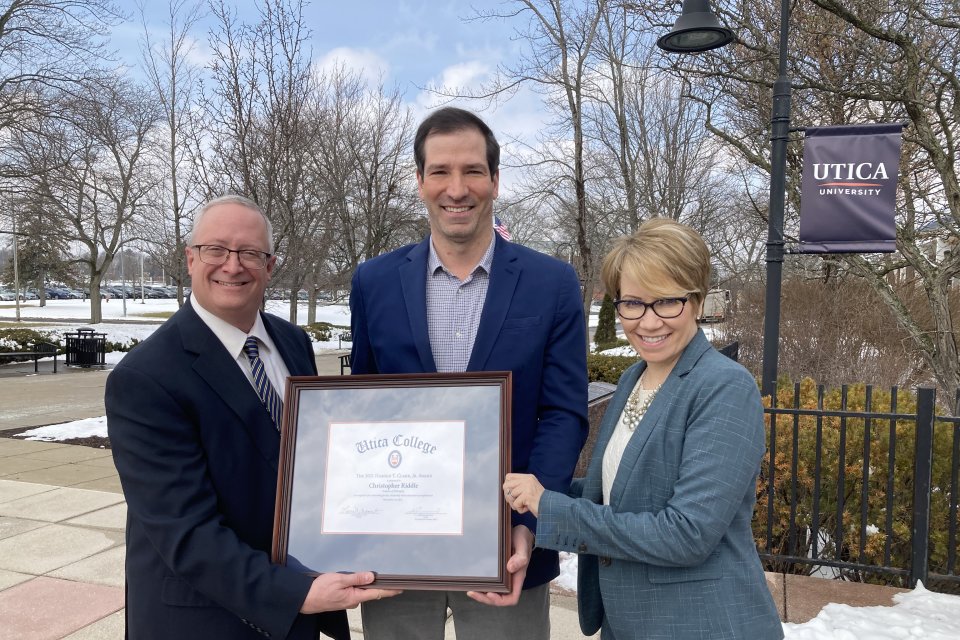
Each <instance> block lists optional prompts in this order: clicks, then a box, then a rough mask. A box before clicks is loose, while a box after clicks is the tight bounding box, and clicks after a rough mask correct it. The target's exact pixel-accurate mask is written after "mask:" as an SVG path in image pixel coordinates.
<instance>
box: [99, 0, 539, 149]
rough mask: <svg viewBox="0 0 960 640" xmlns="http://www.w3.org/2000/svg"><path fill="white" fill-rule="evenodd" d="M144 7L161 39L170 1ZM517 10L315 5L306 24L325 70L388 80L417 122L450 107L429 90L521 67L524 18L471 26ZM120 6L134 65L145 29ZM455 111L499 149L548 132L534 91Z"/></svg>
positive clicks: (201, 46)
mask: <svg viewBox="0 0 960 640" xmlns="http://www.w3.org/2000/svg"><path fill="white" fill-rule="evenodd" d="M224 1H225V2H226V3H227V4H228V6H232V7H234V8H235V9H236V11H237V16H238V18H239V19H240V20H241V21H248V22H252V21H254V20H256V18H257V15H258V14H257V12H256V9H255V8H254V6H255V5H254V3H253V2H241V1H239V0H224ZM146 4H147V5H148V7H147V9H146V11H147V22H148V27H149V28H150V29H151V30H152V31H154V33H155V35H156V36H159V35H161V34H163V33H165V32H166V31H167V26H166V21H167V20H168V16H167V2H166V0H151V1H150V2H148V3H146ZM514 4H515V3H511V2H509V1H503V2H502V1H500V0H476V1H474V2H464V1H462V0H461V1H443V0H400V1H396V2H394V1H392V0H390V1H387V0H354V1H352V2H342V1H336V2H334V1H331V0H313V1H312V2H310V3H309V4H307V5H306V7H305V9H304V16H305V22H306V26H307V27H308V28H309V30H310V31H311V33H312V38H311V45H312V50H313V59H314V61H315V64H316V65H317V66H318V67H319V68H321V69H326V68H331V67H333V66H335V65H337V64H338V63H340V64H344V65H346V66H347V67H348V68H351V69H355V70H359V71H362V72H363V74H364V76H365V77H366V78H368V79H369V80H371V81H373V82H374V83H376V81H377V79H378V78H381V77H382V79H383V83H384V85H385V86H386V87H388V88H393V87H396V88H397V89H398V90H399V91H400V93H401V95H402V96H403V97H404V100H405V101H406V103H407V105H408V106H410V107H411V109H412V110H413V114H414V119H415V120H416V121H419V120H421V119H422V118H423V117H424V116H425V115H426V113H427V112H428V111H429V110H430V109H432V108H435V107H437V106H438V105H440V104H441V103H443V102H445V99H441V98H439V97H438V96H436V95H434V94H432V93H430V92H429V91H427V90H426V88H427V87H431V86H447V87H472V88H477V87H479V86H481V84H482V83H484V82H485V81H489V80H490V79H491V78H492V77H493V75H494V74H495V72H496V70H497V66H498V65H500V64H504V63H512V62H514V61H515V60H516V59H517V56H518V54H519V52H520V51H521V50H522V47H523V46H524V44H523V42H522V41H518V40H517V39H516V31H517V29H524V28H525V25H526V22H527V18H526V17H524V16H521V17H518V18H513V19H511V20H501V19H492V20H469V18H470V17H471V16H475V15H477V12H478V11H485V12H489V11H495V10H496V11H500V12H504V13H506V12H507V11H506V10H507V9H509V8H510V7H511V6H513V5H514ZM121 5H122V6H123V8H124V10H125V11H127V12H128V13H129V14H131V16H132V17H131V20H130V21H129V22H127V23H125V24H123V25H120V26H118V27H117V28H115V29H114V36H113V41H112V44H113V48H114V49H116V50H117V52H118V55H119V57H120V58H121V59H122V60H124V61H126V62H127V63H128V64H132V65H136V64H139V53H138V52H139V41H140V39H141V38H142V35H143V26H142V25H141V23H140V18H139V13H138V12H137V10H136V3H135V2H134V0H121ZM212 24H214V20H213V18H212V17H209V18H208V19H207V20H206V21H205V22H204V23H203V26H198V28H197V29H196V30H195V31H196V33H195V36H196V46H195V50H194V55H193V58H194V60H195V61H196V62H198V63H201V64H202V63H204V62H206V61H208V60H209V59H210V49H209V46H208V45H207V43H206V38H207V35H206V30H207V28H209V27H210V26H211V25H212ZM453 104H456V105H457V106H461V107H464V108H468V109H471V110H475V111H478V112H479V113H480V114H481V117H483V118H484V119H485V120H486V121H487V122H488V124H490V125H491V127H492V128H493V130H494V132H495V133H496V134H497V136H498V138H499V139H500V142H501V144H507V143H509V140H510V139H512V138H514V137H521V138H525V139H530V138H529V137H530V136H532V135H533V134H535V132H537V131H540V130H541V129H542V128H543V126H544V118H545V114H544V109H543V104H542V101H541V98H540V96H539V95H537V94H536V93H534V92H533V91H532V90H528V89H521V90H520V91H518V92H517V93H516V94H514V95H513V96H512V97H511V98H510V99H509V100H507V101H505V102H503V103H500V104H495V105H489V106H488V105H487V104H486V103H485V102H482V101H469V100H456V101H455V102H454V103H453Z"/></svg>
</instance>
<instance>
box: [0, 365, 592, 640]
mask: <svg viewBox="0 0 960 640" xmlns="http://www.w3.org/2000/svg"><path fill="white" fill-rule="evenodd" d="M337 356H338V354H337V353H330V354H320V355H318V356H317V364H318V368H319V369H320V373H321V374H322V375H335V374H339V373H340V367H339V359H338V357H337ZM29 366H30V373H31V374H32V371H33V365H32V363H31V364H30V365H29ZM42 367H43V363H41V374H40V375H36V376H34V375H30V376H23V375H22V374H21V375H20V376H13V375H7V374H5V373H4V371H3V369H4V368H3V367H0V430H4V429H17V428H22V427H28V426H39V425H46V424H55V423H57V422H62V421H68V420H73V419H79V418H85V417H95V416H98V415H103V383H104V382H105V380H106V377H107V373H108V372H105V371H97V370H67V372H66V373H57V374H53V373H52V365H51V367H50V371H48V372H44V370H43V368H42ZM7 371H8V372H9V370H7ZM61 371H63V369H61ZM64 397H73V398H74V400H73V402H75V403H76V404H74V412H75V414H74V415H68V414H70V413H71V410H70V408H69V406H67V405H69V403H68V402H66V401H64V400H62V398H64ZM97 411H99V413H97ZM64 416H66V417H64ZM125 519H126V504H125V503H124V500H123V494H122V492H121V488H120V481H119V478H118V477H117V472H116V469H115V468H114V466H113V459H112V457H111V454H110V451H109V450H105V449H94V448H91V447H82V446H76V445H67V444H60V443H52V442H31V441H24V440H20V439H13V438H0V640H56V639H59V638H69V639H70V640H120V639H122V638H123V635H124V634H123V631H124V622H123V613H124V612H123V605H124V594H123V582H124V580H123V561H124V526H125ZM348 616H349V620H350V629H351V632H352V636H353V638H355V639H357V640H359V639H362V638H363V633H362V630H361V625H360V613H359V609H355V610H352V611H349V612H348ZM550 618H551V637H552V638H556V639H558V640H581V639H582V638H584V636H583V635H582V634H581V633H580V630H579V625H578V623H577V608H576V599H575V598H572V597H569V596H565V595H556V594H555V595H554V596H553V597H552V606H551V613H550ZM452 626H453V625H452V624H449V625H448V631H447V638H455V635H454V633H453V629H452Z"/></svg>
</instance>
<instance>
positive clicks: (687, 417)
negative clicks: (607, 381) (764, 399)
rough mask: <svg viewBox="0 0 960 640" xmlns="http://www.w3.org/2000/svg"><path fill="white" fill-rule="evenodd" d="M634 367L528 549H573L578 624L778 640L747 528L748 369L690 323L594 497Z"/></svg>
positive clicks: (753, 457)
mask: <svg viewBox="0 0 960 640" xmlns="http://www.w3.org/2000/svg"><path fill="white" fill-rule="evenodd" d="M645 368H646V364H645V363H643V362H640V363H638V364H636V365H634V366H632V367H630V368H629V369H628V370H627V371H625V372H624V374H623V376H622V377H621V378H620V382H619V385H618V387H617V391H616V393H615V394H614V396H613V398H612V400H611V402H610V405H609V406H608V408H607V411H606V415H605V416H604V419H603V422H602V424H601V426H600V433H599V435H598V440H597V444H596V448H595V449H594V451H593V457H592V459H591V461H590V466H589V468H588V470H587V475H586V477H585V478H584V479H583V480H582V481H576V482H575V483H574V485H573V487H572V488H571V494H572V495H564V494H562V493H557V492H555V491H546V492H544V494H543V497H542V498H541V500H540V518H539V526H538V528H537V546H541V547H546V548H549V549H557V550H559V551H569V552H575V553H578V554H579V576H578V597H579V609H580V627H581V629H582V630H583V632H584V633H585V634H587V635H591V634H593V633H596V631H597V630H598V629H600V628H601V626H602V627H603V630H604V637H605V638H609V637H615V638H616V639H617V640H624V639H626V638H663V639H670V640H675V639H683V640H686V639H688V638H703V639H707V638H709V639H710V640H720V639H724V638H729V639H734V638H736V639H741V638H742V639H747V638H749V639H750V640H766V639H774V638H782V637H783V628H782V625H781V623H780V620H779V617H778V615H777V610H776V607H775V606H774V603H773V598H772V597H771V596H770V592H769V590H768V588H767V584H766V580H765V578H764V575H763V569H762V567H761V564H760V560H759V557H758V556H757V550H756V546H755V543H754V540H753V532H752V530H751V528H750V520H751V518H752V516H753V508H754V503H755V501H756V480H757V474H758V473H759V470H760V461H761V459H762V458H763V455H764V451H765V449H766V445H765V436H764V423H763V407H762V405H761V403H760V394H759V392H758V391H757V385H756V382H755V381H754V380H753V378H752V377H751V376H750V374H749V373H748V372H747V370H746V369H744V368H743V367H742V366H740V365H739V364H737V363H735V362H733V361H732V360H730V359H728V358H726V357H724V356H723V355H721V354H720V353H719V352H717V350H716V349H714V348H713V347H712V346H711V345H710V343H709V342H708V341H707V339H706V337H705V336H704V335H703V332H702V331H697V333H696V335H695V336H694V338H693V340H691V342H690V344H689V345H687V348H686V349H685V350H684V351H683V353H682V354H681V356H680V359H679V360H678V361H677V364H676V365H675V366H674V368H673V371H671V372H670V375H669V376H668V377H667V380H666V381H665V382H664V384H663V386H662V387H661V388H660V391H659V392H658V393H657V396H656V398H655V399H654V400H653V402H652V403H651V405H650V407H649V408H648V409H647V413H646V415H645V416H644V418H643V420H642V421H641V422H640V424H639V425H638V426H637V429H636V432H635V433H634V434H633V436H632V437H631V439H630V442H629V443H628V444H627V448H626V450H625V451H624V454H623V459H622V461H621V463H620V467H619V469H618V471H617V476H616V478H615V480H614V483H613V487H612V490H611V496H610V504H609V505H603V504H602V502H603V493H602V488H601V466H602V464H601V463H602V461H603V453H604V450H605V449H606V447H607V443H608V442H609V441H610V436H611V434H612V433H613V429H614V427H615V426H616V424H617V421H618V420H619V418H620V413H621V411H622V410H623V406H624V404H625V403H626V400H627V397H628V396H629V395H630V391H631V390H632V389H633V387H634V384H635V383H636V381H637V379H638V378H639V377H640V374H641V373H643V370H644V369H645Z"/></svg>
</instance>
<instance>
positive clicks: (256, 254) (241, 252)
mask: <svg viewBox="0 0 960 640" xmlns="http://www.w3.org/2000/svg"><path fill="white" fill-rule="evenodd" d="M192 248H193V249H196V250H197V253H199V254H200V261H201V262H205V263H207V264H212V265H216V266H220V265H221V264H224V263H225V262H226V261H227V260H229V259H230V254H231V253H235V254H237V258H238V259H239V260H240V264H242V265H243V266H245V267H246V268H247V269H263V268H264V267H265V266H267V260H269V259H270V256H271V255H272V254H270V253H267V252H266V251H257V250H256V249H227V248H226V247H221V246H220V245H218V244H195V245H193V247H192Z"/></svg>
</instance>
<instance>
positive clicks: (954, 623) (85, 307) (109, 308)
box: [0, 300, 960, 640]
mask: <svg viewBox="0 0 960 640" xmlns="http://www.w3.org/2000/svg"><path fill="white" fill-rule="evenodd" d="M119 302H120V301H116V300H115V301H112V302H111V303H110V304H104V305H103V307H102V308H103V313H104V318H105V323H103V324H100V325H96V326H95V329H96V330H97V331H98V332H104V333H106V334H107V336H108V339H109V340H110V341H111V342H121V343H122V342H128V341H129V340H130V339H131V338H137V339H139V340H142V339H144V338H146V337H147V336H149V335H150V334H151V333H152V332H153V331H154V330H155V329H156V328H157V326H159V325H158V324H157V323H156V322H155V321H154V322H151V323H147V322H144V323H142V324H130V323H129V321H130V320H133V319H135V318H136V316H137V315H138V314H146V313H154V312H157V311H164V310H165V311H173V310H175V309H176V301H175V300H147V301H146V302H145V303H144V304H141V303H139V302H130V301H128V303H127V314H126V318H125V319H126V320H127V321H128V322H127V323H117V322H111V320H114V321H116V320H120V319H124V317H123V313H122V309H123V307H122V305H121V304H119ZM300 306H301V309H300V315H301V317H305V315H306V310H305V307H306V305H300ZM267 311H268V312H273V313H276V314H277V315H280V316H282V317H286V303H284V302H277V301H270V302H268V308H267ZM21 316H22V317H23V318H25V319H26V318H40V317H43V318H49V319H51V320H62V321H66V320H67V319H78V318H83V317H89V302H84V301H80V300H49V301H47V306H46V307H44V308H41V307H39V303H38V302H37V301H30V302H26V303H24V305H23V307H22V309H21ZM13 318H14V309H13V306H12V305H0V321H2V320H12V319H13ZM317 321H326V322H330V323H332V324H335V325H340V326H349V324H350V311H349V308H348V307H347V306H346V305H343V304H331V305H324V306H319V307H318V308H317ZM591 321H592V322H591V324H594V325H595V322H596V315H595V314H594V315H592V316H591ZM83 325H84V323H83V322H72V323H70V324H69V325H62V324H61V325H56V324H53V323H50V324H45V323H44V324H37V325H36V326H34V327H32V328H37V329H41V330H49V329H56V330H59V331H74V330H76V328H77V327H78V326H83ZM337 346H338V345H337V341H336V339H334V340H332V341H330V342H327V343H316V344H314V350H315V351H322V350H324V349H336V348H337ZM122 358H123V353H108V354H107V363H108V364H109V365H113V364H116V363H117V362H119V361H120V360H121V359H122ZM19 436H20V437H24V438H27V439H32V440H49V441H57V440H66V439H70V438H81V437H88V436H102V437H106V436H107V425H106V418H105V417H98V418H90V419H87V420H77V421H74V422H68V423H64V424H55V425H49V426H45V427H38V428H36V429H31V430H29V431H26V432H24V433H21V434H19ZM576 564H577V563H576V557H575V556H573V555H571V554H562V558H561V574H560V577H558V578H557V580H556V584H557V586H559V587H561V588H563V589H567V590H569V591H576V588H577V567H576ZM893 600H894V602H893V604H892V605H890V606H886V607H851V606H848V605H845V604H828V605H827V606H826V607H824V609H823V610H822V611H821V612H820V613H819V614H818V615H817V616H816V617H815V618H813V619H812V620H809V621H807V622H805V623H802V624H791V623H786V624H784V625H783V626H784V633H785V635H786V638H787V640H913V639H916V640H921V639H922V640H957V639H958V638H960V596H951V595H946V594H940V593H933V592H930V591H927V590H926V589H924V588H923V586H922V585H919V586H918V587H917V588H916V589H914V590H913V591H910V592H905V593H900V594H897V595H896V596H894V599H893Z"/></svg>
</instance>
